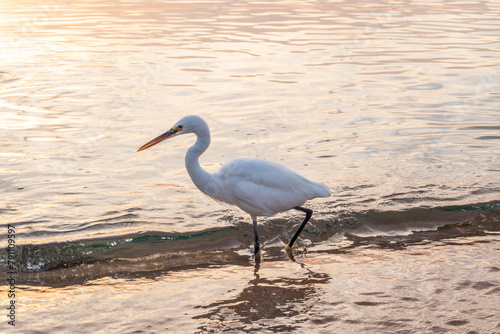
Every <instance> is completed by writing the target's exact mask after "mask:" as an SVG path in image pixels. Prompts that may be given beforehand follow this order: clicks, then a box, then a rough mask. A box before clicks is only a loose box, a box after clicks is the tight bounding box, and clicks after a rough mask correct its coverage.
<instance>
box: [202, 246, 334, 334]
mask: <svg viewBox="0 0 500 334" xmlns="http://www.w3.org/2000/svg"><path fill="white" fill-rule="evenodd" d="M291 259H293V256H292V257H291ZM293 260H294V259H293ZM297 263H298V262H297ZM298 264H300V266H301V269H300V270H298V271H297V270H293V271H291V272H290V277H269V278H266V277H265V276H267V272H268V270H269V274H270V275H269V276H272V274H273V271H272V266H271V267H267V266H265V265H263V267H264V268H261V263H260V261H255V270H254V279H252V280H250V281H249V282H248V284H247V286H246V287H245V288H244V289H243V290H242V291H241V292H240V293H239V294H238V295H237V296H235V297H232V298H227V299H223V300H220V301H217V302H214V303H212V304H209V305H206V306H199V308H203V309H206V310H207V312H206V313H205V314H202V315H199V316H196V317H194V319H197V320H202V319H206V323H205V324H204V325H202V326H200V327H199V328H198V329H199V330H200V333H205V332H213V331H216V332H219V331H222V332H224V331H238V330H240V331H248V330H252V331H255V330H258V329H259V328H266V330H272V331H273V332H290V331H293V330H295V329H297V328H298V326H299V324H300V323H301V322H304V321H306V320H307V319H308V316H307V313H308V311H309V310H310V309H311V308H312V307H313V306H314V302H315V300H317V299H318V298H319V297H320V296H321V295H322V294H323V291H325V289H323V288H322V287H321V285H323V284H327V283H328V282H329V281H330V279H331V277H330V276H329V275H328V274H326V273H316V272H313V271H311V270H309V269H308V268H307V266H306V265H305V264H303V263H298ZM280 272H282V270H280Z"/></svg>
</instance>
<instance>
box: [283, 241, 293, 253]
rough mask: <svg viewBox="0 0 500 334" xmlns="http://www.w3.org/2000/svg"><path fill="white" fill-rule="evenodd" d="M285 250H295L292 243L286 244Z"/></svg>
mask: <svg viewBox="0 0 500 334" xmlns="http://www.w3.org/2000/svg"><path fill="white" fill-rule="evenodd" d="M285 250H286V251H287V252H291V251H292V250H293V248H292V246H290V243H287V244H286V246H285Z"/></svg>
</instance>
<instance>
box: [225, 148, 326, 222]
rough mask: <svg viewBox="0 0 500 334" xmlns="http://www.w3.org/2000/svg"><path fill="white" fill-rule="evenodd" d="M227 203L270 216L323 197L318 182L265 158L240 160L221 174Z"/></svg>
mask: <svg viewBox="0 0 500 334" xmlns="http://www.w3.org/2000/svg"><path fill="white" fill-rule="evenodd" d="M217 176H218V178H219V180H220V181H221V192H222V194H223V196H224V198H223V199H222V200H223V201H224V202H227V203H229V204H234V205H237V206H239V207H240V208H242V209H243V210H244V211H246V212H248V213H250V214H252V215H255V216H261V215H265V216H270V215H273V214H275V213H277V212H280V211H285V210H289V209H291V208H293V207H294V206H297V205H302V204H303V203H304V202H305V201H307V200H309V199H311V198H314V197H318V196H321V195H320V194H318V192H317V189H315V187H317V186H318V183H317V182H313V181H310V180H308V179H306V178H305V177H303V176H301V175H299V174H297V173H295V172H293V171H291V170H289V169H288V168H286V167H284V166H281V165H278V164H276V163H273V162H270V161H266V160H261V159H252V158H245V159H236V160H232V161H230V162H228V163H227V164H225V165H224V166H223V167H222V168H221V170H220V171H219V172H218V173H217Z"/></svg>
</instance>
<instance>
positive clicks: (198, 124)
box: [137, 115, 208, 152]
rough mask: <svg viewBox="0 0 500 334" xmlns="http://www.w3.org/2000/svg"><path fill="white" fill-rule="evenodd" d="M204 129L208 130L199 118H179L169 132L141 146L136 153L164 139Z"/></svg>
mask: <svg viewBox="0 0 500 334" xmlns="http://www.w3.org/2000/svg"><path fill="white" fill-rule="evenodd" d="M204 128H206V129H208V126H207V123H205V121H204V120H203V119H202V118H201V117H199V116H196V115H190V116H185V117H183V118H181V119H180V120H179V121H178V122H177V123H175V125H174V126H172V128H171V129H170V130H168V131H167V132H165V133H164V134H162V135H160V136H158V137H156V138H155V139H153V140H151V141H149V142H147V143H146V144H144V145H143V146H141V148H139V149H138V150H137V152H140V151H143V150H145V149H147V148H150V147H151V146H154V145H156V144H159V143H161V142H162V141H164V140H165V139H168V138H172V137H175V136H179V135H183V134H186V133H195V132H197V131H199V130H200V129H204Z"/></svg>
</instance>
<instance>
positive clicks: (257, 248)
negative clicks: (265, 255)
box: [252, 218, 260, 254]
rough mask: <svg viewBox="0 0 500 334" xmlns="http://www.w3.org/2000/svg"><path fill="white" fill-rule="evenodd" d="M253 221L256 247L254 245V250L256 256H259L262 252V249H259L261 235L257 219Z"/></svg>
mask: <svg viewBox="0 0 500 334" xmlns="http://www.w3.org/2000/svg"><path fill="white" fill-rule="evenodd" d="M252 220H253V233H254V235H255V245H254V248H253V252H254V254H257V253H258V252H259V250H260V247H259V233H257V219H255V218H252Z"/></svg>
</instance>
